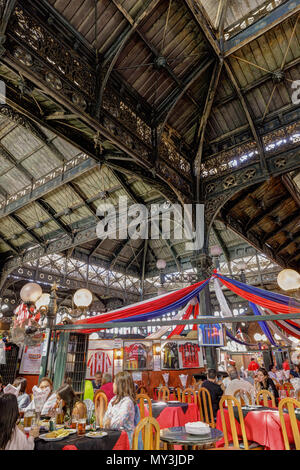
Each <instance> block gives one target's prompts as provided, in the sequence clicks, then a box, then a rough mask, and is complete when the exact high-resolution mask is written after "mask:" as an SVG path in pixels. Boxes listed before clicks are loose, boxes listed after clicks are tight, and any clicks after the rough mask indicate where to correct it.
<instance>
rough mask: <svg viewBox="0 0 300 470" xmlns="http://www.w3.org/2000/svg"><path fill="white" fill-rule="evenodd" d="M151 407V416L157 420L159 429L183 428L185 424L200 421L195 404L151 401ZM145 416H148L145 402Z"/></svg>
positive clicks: (175, 401) (174, 401)
mask: <svg viewBox="0 0 300 470" xmlns="http://www.w3.org/2000/svg"><path fill="white" fill-rule="evenodd" d="M151 405H152V416H153V418H155V419H156V420H157V422H158V424H159V426H160V429H165V428H171V427H174V426H184V425H185V424H186V423H189V422H195V421H199V420H200V413H199V408H198V406H197V404H196V403H182V402H180V401H177V400H170V401H167V402H164V401H158V400H151ZM145 416H149V410H148V406H147V403H146V402H145Z"/></svg>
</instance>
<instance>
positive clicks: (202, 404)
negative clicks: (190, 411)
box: [198, 387, 215, 428]
mask: <svg viewBox="0 0 300 470" xmlns="http://www.w3.org/2000/svg"><path fill="white" fill-rule="evenodd" d="M198 405H199V412H200V421H203V422H204V423H207V424H209V425H210V426H211V427H212V428H214V427H215V420H214V413H213V409H212V402H211V396H210V393H209V391H208V390H207V388H204V387H201V388H199V390H198Z"/></svg>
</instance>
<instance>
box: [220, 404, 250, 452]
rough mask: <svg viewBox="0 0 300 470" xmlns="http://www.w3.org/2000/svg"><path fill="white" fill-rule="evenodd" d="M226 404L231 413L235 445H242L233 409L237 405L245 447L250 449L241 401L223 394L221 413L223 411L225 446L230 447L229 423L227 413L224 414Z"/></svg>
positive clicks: (231, 426) (231, 428)
mask: <svg viewBox="0 0 300 470" xmlns="http://www.w3.org/2000/svg"><path fill="white" fill-rule="evenodd" d="M226 405H227V409H228V414H229V424H230V434H231V436H232V440H233V445H234V447H240V445H239V439H238V433H237V428H236V420H235V417H234V411H233V407H234V406H235V407H237V410H238V415H239V422H240V427H241V431H242V438H243V443H244V447H245V450H249V444H248V439H247V436H246V430H245V423H244V416H243V413H242V407H241V405H240V402H239V401H238V400H237V399H236V398H235V397H233V396H231V395H223V396H222V398H221V400H220V413H221V421H222V430H223V434H224V442H225V447H228V444H229V437H228V429H227V424H226V420H225V414H224V408H226Z"/></svg>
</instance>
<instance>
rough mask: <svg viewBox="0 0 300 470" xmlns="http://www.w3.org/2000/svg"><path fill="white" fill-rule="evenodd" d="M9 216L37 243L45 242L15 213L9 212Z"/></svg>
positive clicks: (42, 243)
mask: <svg viewBox="0 0 300 470" xmlns="http://www.w3.org/2000/svg"><path fill="white" fill-rule="evenodd" d="M9 217H10V218H11V219H12V220H14V221H15V222H16V223H17V224H18V225H20V227H22V229H23V230H24V231H25V232H26V233H27V234H28V235H30V237H31V238H32V239H33V240H34V241H35V242H36V243H38V244H39V245H44V244H45V241H44V240H43V239H42V238H41V237H40V236H39V235H37V234H36V233H34V231H33V230H31V229H30V228H28V227H27V225H26V224H25V223H24V222H23V220H22V219H21V218H20V217H19V216H18V215H16V214H10V215H9Z"/></svg>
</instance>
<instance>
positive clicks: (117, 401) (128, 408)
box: [103, 371, 136, 442]
mask: <svg viewBox="0 0 300 470" xmlns="http://www.w3.org/2000/svg"><path fill="white" fill-rule="evenodd" d="M113 391H114V393H115V395H116V396H115V397H113V398H112V399H111V400H110V402H109V404H108V407H107V410H106V413H105V415H104V418H103V423H104V427H106V428H111V429H124V430H125V431H126V432H127V434H128V437H129V440H130V442H132V437H133V431H134V428H135V422H136V420H135V415H136V407H135V405H136V395H135V387H134V382H133V380H132V376H131V374H129V372H126V371H124V372H119V373H118V374H117V375H116V376H115V379H114V385H113Z"/></svg>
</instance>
